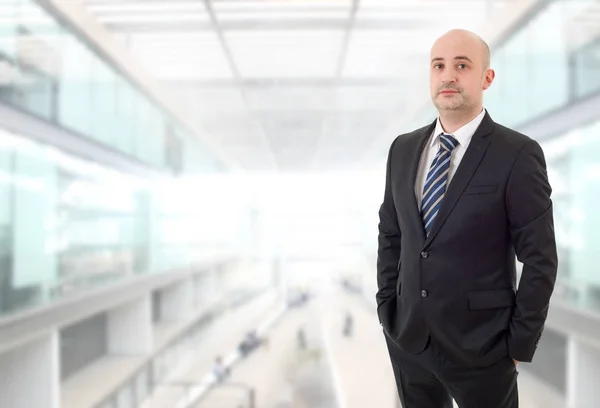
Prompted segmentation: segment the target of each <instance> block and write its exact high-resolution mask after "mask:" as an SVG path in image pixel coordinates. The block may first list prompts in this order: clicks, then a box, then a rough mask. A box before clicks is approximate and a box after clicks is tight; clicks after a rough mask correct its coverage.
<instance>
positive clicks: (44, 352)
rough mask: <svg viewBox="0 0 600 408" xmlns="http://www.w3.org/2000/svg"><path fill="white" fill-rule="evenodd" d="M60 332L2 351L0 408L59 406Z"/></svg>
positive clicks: (0, 356) (50, 407)
mask: <svg viewBox="0 0 600 408" xmlns="http://www.w3.org/2000/svg"><path fill="white" fill-rule="evenodd" d="M58 355H59V350H58V334H57V332H56V331H53V332H52V333H50V334H47V335H44V336H42V337H40V338H38V339H37V340H34V341H31V342H29V343H27V344H24V345H22V346H19V347H17V348H15V349H13V350H11V351H8V352H6V353H4V354H0V407H10V408H32V407H44V408H60V368H59V359H58Z"/></svg>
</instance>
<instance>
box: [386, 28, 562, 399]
mask: <svg viewBox="0 0 600 408" xmlns="http://www.w3.org/2000/svg"><path fill="white" fill-rule="evenodd" d="M489 61H490V56H489V48H488V46H487V44H485V42H484V41H483V40H482V39H481V38H479V37H478V36H476V35H475V34H473V33H471V32H468V31H464V30H452V31H450V32H448V33H446V34H445V35H443V36H442V37H440V38H439V39H438V40H437V41H436V42H435V43H434V45H433V47H432V50H431V61H430V90H431V97H432V99H433V103H434V105H435V106H436V108H437V109H438V112H439V117H438V118H437V120H436V121H435V122H433V123H432V124H430V125H428V126H426V127H424V128H421V129H418V130H415V131H413V132H411V133H408V134H405V135H401V136H399V137H398V138H396V140H395V141H394V142H393V143H392V146H391V148H390V151H389V156H388V161H387V172H386V186H385V194H384V199H383V203H382V205H381V208H380V210H379V217H380V223H379V249H378V259H377V283H378V289H379V290H378V292H377V296H376V298H377V314H378V317H379V321H380V323H381V325H382V326H383V331H384V334H385V338H386V341H387V345H388V349H389V353H390V357H391V361H392V366H393V369H394V374H395V378H396V383H397V386H398V392H399V395H400V399H401V401H402V404H403V405H404V407H405V408H451V407H452V401H451V399H452V398H453V399H454V400H455V401H456V402H457V404H458V405H459V407H460V408H507V407H511V408H512V407H517V406H518V393H517V384H516V378H517V370H516V365H517V363H518V362H519V361H521V362H531V361H532V358H533V355H534V352H535V349H536V346H537V344H538V341H539V339H540V336H541V333H542V330H543V326H544V322H545V320H546V316H547V312H548V304H549V301H550V296H551V294H552V291H553V288H554V282H555V279H556V270H557V254H556V243H555V239H554V227H553V217H552V203H551V200H550V193H551V188H550V185H549V183H548V178H547V174H546V164H545V159H544V155H543V152H542V150H541V148H540V146H539V145H538V143H537V142H535V141H533V140H531V139H530V138H528V137H527V136H524V135H522V134H520V133H517V132H515V131H513V130H511V129H508V128H506V127H504V126H501V125H499V124H497V123H494V122H493V121H492V119H491V117H490V116H489V114H488V113H487V112H486V111H485V110H484V109H483V102H482V100H483V91H484V90H486V89H488V88H489V87H490V85H491V84H492V82H493V80H494V76H495V73H494V71H493V70H492V69H490V67H489ZM515 255H516V258H517V259H518V260H519V261H520V262H521V263H523V270H522V274H521V279H520V282H519V285H518V291H517V290H516V288H517V282H516V261H515Z"/></svg>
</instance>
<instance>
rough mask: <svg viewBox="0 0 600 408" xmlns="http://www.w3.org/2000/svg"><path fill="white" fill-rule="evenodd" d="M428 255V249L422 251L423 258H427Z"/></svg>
mask: <svg viewBox="0 0 600 408" xmlns="http://www.w3.org/2000/svg"><path fill="white" fill-rule="evenodd" d="M428 256H429V252H427V251H423V252H421V258H423V259H425V258H427V257H428Z"/></svg>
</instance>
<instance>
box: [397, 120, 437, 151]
mask: <svg viewBox="0 0 600 408" xmlns="http://www.w3.org/2000/svg"><path fill="white" fill-rule="evenodd" d="M429 128H431V124H429V125H426V126H423V127H420V128H418V129H415V130H413V131H411V132H408V133H403V134H401V135H399V136H396V138H395V139H394V140H393V141H392V144H391V146H390V153H391V154H393V152H394V151H399V150H404V148H406V147H408V146H413V145H414V144H415V143H418V141H419V140H421V137H423V136H424V135H425V134H426V133H427V132H429V133H432V132H433V130H429Z"/></svg>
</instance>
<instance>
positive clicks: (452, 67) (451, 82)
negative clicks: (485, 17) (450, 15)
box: [429, 32, 493, 111]
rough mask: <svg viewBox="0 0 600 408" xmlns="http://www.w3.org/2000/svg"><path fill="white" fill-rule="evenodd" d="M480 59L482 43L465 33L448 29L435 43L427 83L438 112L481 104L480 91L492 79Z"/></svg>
mask: <svg viewBox="0 0 600 408" xmlns="http://www.w3.org/2000/svg"><path fill="white" fill-rule="evenodd" d="M483 60H484V47H483V44H482V43H481V42H480V41H479V40H478V39H477V38H474V37H472V36H470V35H467V34H465V33H461V32H451V33H448V34H446V35H444V36H443V37H441V38H440V39H438V40H437V41H436V42H435V44H434V45H433V48H432V49H431V59H430V67H429V69H430V71H429V72H430V75H429V79H430V82H429V84H430V91H431V98H432V100H433V104H434V105H435V106H436V108H437V109H438V110H439V111H458V110H462V111H468V110H470V109H474V108H476V107H477V106H480V105H481V104H482V100H483V91H484V89H487V88H488V87H489V86H490V85H491V83H492V80H493V71H492V70H490V69H487V68H488V67H484V66H483V64H484V62H483ZM490 71H491V72H490Z"/></svg>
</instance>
